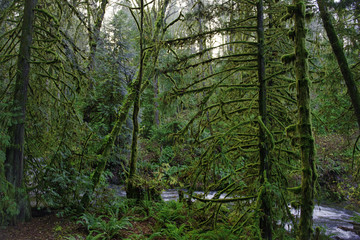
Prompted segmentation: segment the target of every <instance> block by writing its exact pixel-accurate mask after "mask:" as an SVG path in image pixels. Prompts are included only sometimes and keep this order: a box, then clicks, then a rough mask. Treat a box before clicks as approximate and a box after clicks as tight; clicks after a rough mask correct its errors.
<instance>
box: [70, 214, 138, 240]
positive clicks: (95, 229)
mask: <svg viewBox="0 0 360 240" xmlns="http://www.w3.org/2000/svg"><path fill="white" fill-rule="evenodd" d="M77 223H80V224H82V225H83V226H84V227H86V229H87V230H88V231H89V236H90V235H93V234H94V233H95V234H96V238H99V239H100V238H101V239H113V237H114V236H116V235H118V234H119V231H120V230H123V229H127V228H128V227H131V226H132V224H131V223H130V221H129V218H128V217H120V218H119V211H115V212H110V214H109V215H100V216H96V215H94V214H92V213H83V215H82V216H81V217H80V220H78V221H77Z"/></svg>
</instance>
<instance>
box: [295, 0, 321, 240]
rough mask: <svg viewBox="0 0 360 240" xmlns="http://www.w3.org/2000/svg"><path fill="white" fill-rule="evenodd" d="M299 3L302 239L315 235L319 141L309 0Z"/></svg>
mask: <svg viewBox="0 0 360 240" xmlns="http://www.w3.org/2000/svg"><path fill="white" fill-rule="evenodd" d="M294 5H295V74H296V83H297V101H298V132H299V135H300V140H299V141H300V142H299V143H300V152H301V163H302V180H301V214H300V223H299V234H298V239H301V240H309V239H312V237H313V236H312V233H313V229H312V225H313V209H314V185H315V181H316V170H315V145H314V138H313V136H312V131H311V110H310V80H309V77H308V72H309V68H308V60H307V55H308V53H307V51H306V48H305V37H306V28H305V14H306V12H305V9H306V7H305V2H304V1H303V0H294Z"/></svg>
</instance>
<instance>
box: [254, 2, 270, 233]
mask: <svg viewBox="0 0 360 240" xmlns="http://www.w3.org/2000/svg"><path fill="white" fill-rule="evenodd" d="M257 35H258V78H259V85H260V86H259V114H260V117H261V119H262V121H263V123H264V125H265V127H267V122H268V121H267V109H266V105H267V97H266V81H265V57H264V7H263V0H259V1H258V3H257ZM259 125H260V127H259V129H260V139H259V140H260V143H259V145H260V146H259V147H260V171H259V176H260V184H261V185H262V186H263V187H265V185H266V182H267V181H268V180H269V177H268V176H269V163H268V161H269V159H268V155H269V153H268V146H267V142H268V141H267V137H266V136H267V134H266V131H265V129H264V128H263V127H261V124H259ZM269 204H270V199H269V197H268V195H267V191H266V189H265V191H263V196H262V197H261V206H260V210H261V212H262V214H261V217H260V229H261V236H262V238H263V239H272V228H271V209H270V206H269Z"/></svg>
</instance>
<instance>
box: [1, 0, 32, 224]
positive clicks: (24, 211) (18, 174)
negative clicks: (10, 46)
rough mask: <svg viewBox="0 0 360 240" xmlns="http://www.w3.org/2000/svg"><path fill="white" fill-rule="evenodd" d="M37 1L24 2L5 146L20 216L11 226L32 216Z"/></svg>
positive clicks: (10, 177) (7, 173)
mask: <svg viewBox="0 0 360 240" xmlns="http://www.w3.org/2000/svg"><path fill="white" fill-rule="evenodd" d="M36 3H37V0H27V1H25V6H24V16H23V23H22V33H21V39H20V50H19V56H18V62H17V73H16V83H15V92H14V102H13V114H14V116H13V124H14V125H12V126H11V127H10V129H9V131H10V136H11V142H10V143H11V145H10V147H8V148H7V149H6V160H5V175H6V179H7V181H8V182H10V183H11V184H12V185H13V186H14V188H15V201H16V204H17V209H18V214H17V216H15V217H14V218H12V219H10V224H12V225H14V224H16V223H18V222H23V221H26V220H29V219H30V217H31V213H30V209H29V207H30V206H29V202H28V196H27V194H26V190H25V184H24V182H23V176H24V135H25V116H26V102H27V92H28V84H29V78H30V49H31V44H32V34H33V24H34V16H35V14H34V9H35V6H36Z"/></svg>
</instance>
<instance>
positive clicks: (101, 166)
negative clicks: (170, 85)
mask: <svg viewBox="0 0 360 240" xmlns="http://www.w3.org/2000/svg"><path fill="white" fill-rule="evenodd" d="M141 91H143V89H142V90H141ZM135 96H136V91H135V89H133V87H132V89H131V91H130V92H129V95H128V96H127V97H126V98H125V100H124V104H123V105H122V107H121V109H120V111H119V113H118V115H117V119H116V122H115V124H114V127H113V128H112V130H111V132H110V133H109V134H108V135H107V136H106V137H105V140H104V142H103V144H102V145H101V147H100V149H99V150H98V151H97V156H98V165H97V166H96V169H95V172H94V175H93V177H92V178H91V182H92V188H91V189H90V190H89V191H88V192H86V193H85V194H84V196H83V198H82V199H81V205H82V207H83V208H84V209H86V208H87V207H88V206H89V203H90V198H91V196H92V194H93V192H94V190H95V188H96V187H97V185H98V184H99V182H100V177H101V174H102V173H103V172H104V170H105V167H106V164H107V159H108V156H109V155H110V153H111V149H112V147H113V146H114V143H115V140H116V138H117V136H119V134H120V132H121V128H122V125H123V124H124V122H125V120H126V118H127V116H128V114H129V111H130V108H131V106H132V105H133V102H134V99H135Z"/></svg>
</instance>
